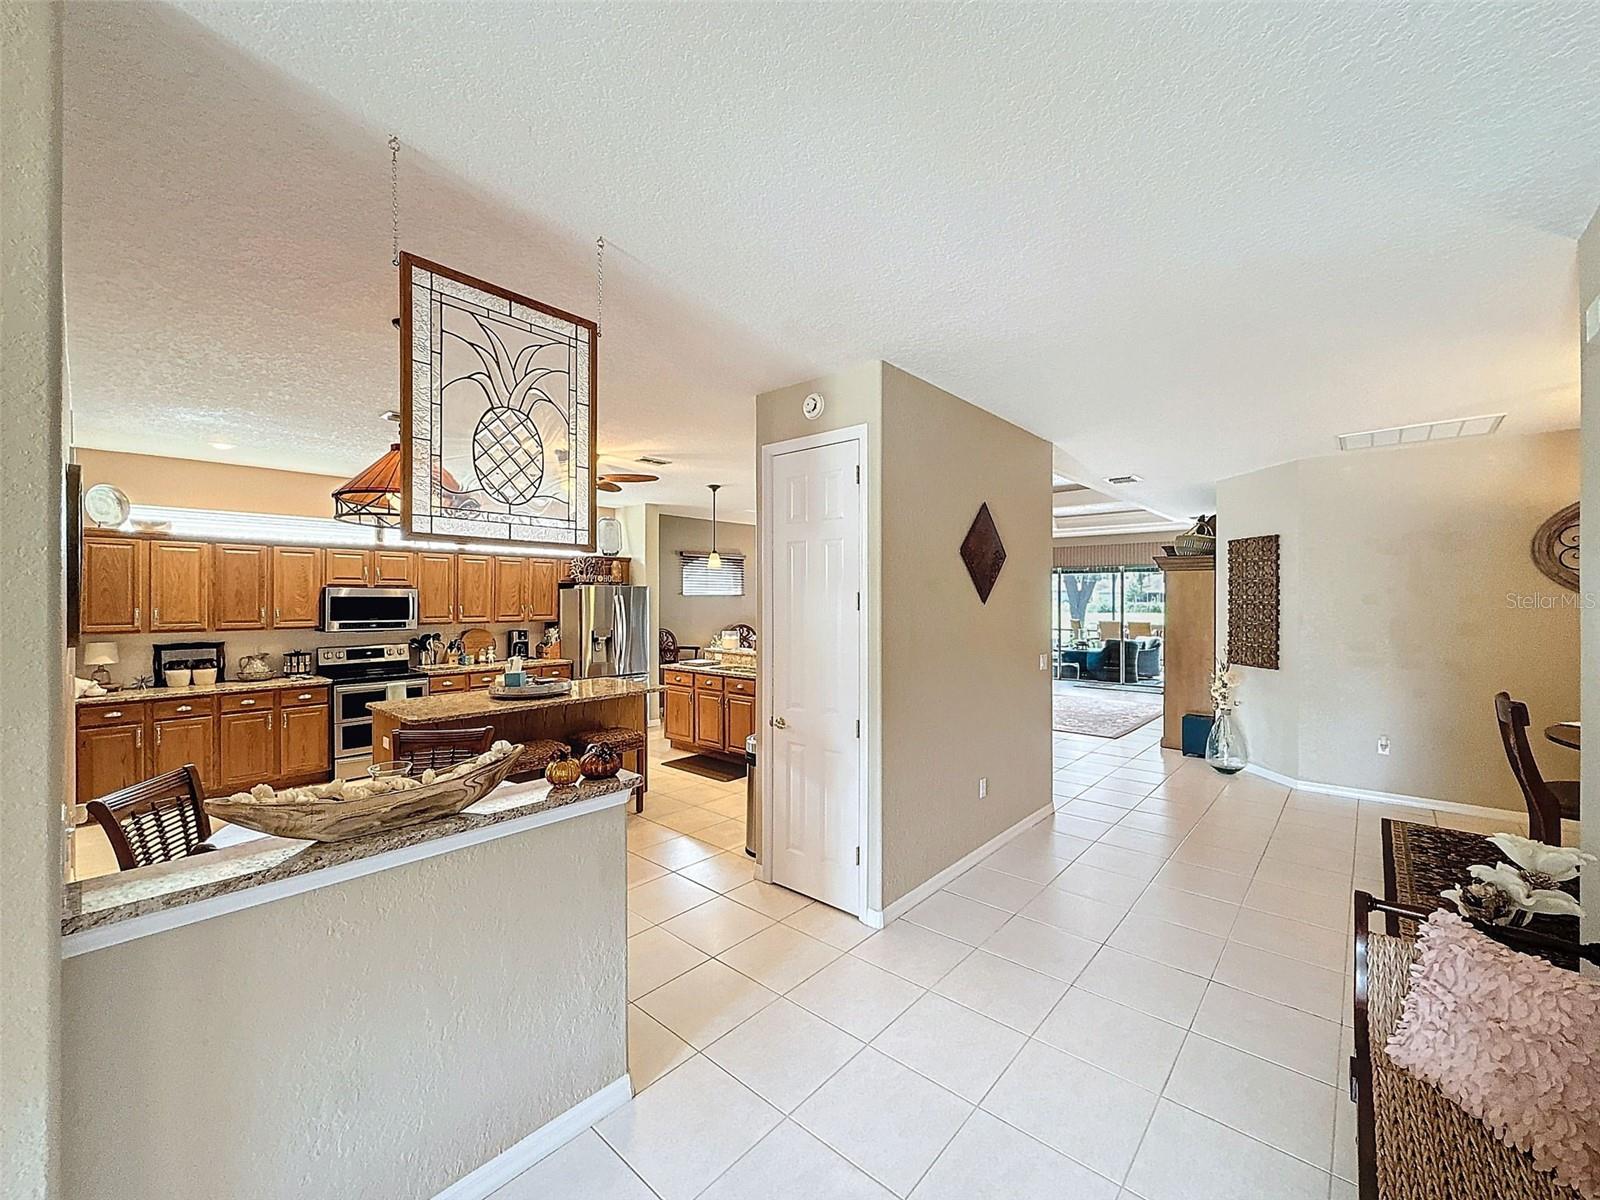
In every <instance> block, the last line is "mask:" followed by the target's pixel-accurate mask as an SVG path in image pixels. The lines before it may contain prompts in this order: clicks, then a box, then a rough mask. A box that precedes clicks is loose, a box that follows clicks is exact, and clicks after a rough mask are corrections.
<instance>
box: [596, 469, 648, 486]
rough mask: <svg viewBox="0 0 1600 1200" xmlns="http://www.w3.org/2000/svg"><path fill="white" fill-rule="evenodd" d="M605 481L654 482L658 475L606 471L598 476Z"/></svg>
mask: <svg viewBox="0 0 1600 1200" xmlns="http://www.w3.org/2000/svg"><path fill="white" fill-rule="evenodd" d="M600 478H601V479H603V480H605V481H606V482H607V483H654V482H655V481H656V480H658V479H660V478H661V476H659V475H638V474H632V473H629V472H626V471H608V472H607V473H606V474H604V475H602V476H600Z"/></svg>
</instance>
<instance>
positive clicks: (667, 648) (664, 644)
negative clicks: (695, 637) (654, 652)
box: [658, 625, 678, 664]
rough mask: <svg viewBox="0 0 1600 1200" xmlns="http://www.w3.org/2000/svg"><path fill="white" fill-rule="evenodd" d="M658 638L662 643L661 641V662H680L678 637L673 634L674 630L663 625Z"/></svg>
mask: <svg viewBox="0 0 1600 1200" xmlns="http://www.w3.org/2000/svg"><path fill="white" fill-rule="evenodd" d="M658 637H659V638H660V641H661V662H662V663H663V664H665V663H675V662H677V661H678V635H677V634H675V633H673V632H672V630H670V629H668V628H667V627H666V626H665V625H663V626H662V627H661V632H660V633H659V634H658Z"/></svg>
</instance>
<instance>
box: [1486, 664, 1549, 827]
mask: <svg viewBox="0 0 1600 1200" xmlns="http://www.w3.org/2000/svg"><path fill="white" fill-rule="evenodd" d="M1494 718H1495V722H1496V723H1497V724H1498V725H1499V726H1500V744H1501V745H1503V746H1504V747H1505V751H1506V761H1507V762H1509V763H1510V764H1511V774H1512V777H1513V778H1515V779H1516V781H1517V786H1518V787H1519V788H1521V789H1522V799H1523V801H1524V803H1526V804H1527V806H1528V836H1529V837H1531V838H1532V839H1533V840H1534V841H1537V842H1546V843H1548V844H1549V845H1552V846H1559V845H1560V844H1561V800H1560V798H1559V797H1558V796H1557V795H1556V794H1555V792H1554V791H1552V790H1551V788H1550V785H1549V784H1548V783H1546V782H1545V778H1544V775H1543V773H1542V772H1540V770H1539V762H1538V760H1537V759H1535V758H1534V757H1533V747H1532V746H1530V745H1529V744H1528V723H1529V722H1528V706H1527V705H1526V704H1524V703H1522V701H1520V700H1513V699H1512V698H1511V695H1510V693H1508V692H1496V693H1495V697H1494Z"/></svg>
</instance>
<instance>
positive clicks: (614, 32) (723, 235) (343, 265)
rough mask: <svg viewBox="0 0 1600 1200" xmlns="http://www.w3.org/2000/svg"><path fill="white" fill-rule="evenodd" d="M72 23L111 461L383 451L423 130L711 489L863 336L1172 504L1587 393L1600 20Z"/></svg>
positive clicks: (696, 480) (1017, 11)
mask: <svg viewBox="0 0 1600 1200" xmlns="http://www.w3.org/2000/svg"><path fill="white" fill-rule="evenodd" d="M67 32H68V41H67V59H68V75H67V97H66V103H67V111H68V127H67V128H68V138H69V145H68V151H69V157H68V164H67V165H68V189H69V190H68V205H67V212H66V216H67V303H68V319H69V338H70V354H71V364H70V365H71V371H72V381H73V389H74V400H75V405H76V407H77V412H78V419H79V423H80V432H81V435H82V437H83V440H84V441H86V442H87V443H88V444H100V445H103V444H108V443H110V444H116V443H119V442H126V441H129V440H134V441H139V440H143V441H144V442H145V443H146V444H143V445H139V446H137V447H135V448H140V449H157V448H158V444H164V445H167V446H170V447H171V449H170V450H169V452H176V453H204V452H205V449H204V447H205V443H206V442H208V441H211V440H229V441H239V442H241V444H242V445H248V446H249V448H250V453H251V454H253V455H257V456H260V457H262V458H272V459H274V460H275V462H277V463H278V464H279V465H287V464H288V462H291V461H292V462H294V463H295V464H296V465H301V466H303V467H306V468H307V469H325V470H334V471H337V470H344V469H346V467H347V466H348V465H359V464H358V462H357V460H359V459H361V458H363V457H364V456H365V455H366V454H367V451H368V448H369V447H370V445H371V444H373V443H375V442H376V441H378V440H381V437H382V435H381V434H379V435H378V436H377V437H373V436H372V434H371V432H370V430H371V417H372V415H373V414H375V413H376V412H377V411H378V410H381V409H382V408H384V407H388V406H390V405H391V404H392V403H393V400H394V395H393V393H394V375H395V366H394V361H393V352H392V343H391V342H390V341H389V340H388V339H389V335H390V331H389V330H388V326H387V318H388V316H389V314H390V311H391V310H392V307H393V301H392V299H391V291H392V287H393V280H392V273H391V271H390V270H389V269H388V266H387V263H388V229H387V209H388V196H387V167H388V163H387V153H386V151H385V150H384V149H383V144H382V143H383V135H384V134H385V133H386V132H387V131H388V130H390V129H394V130H397V131H398V132H399V133H400V135H401V136H402V138H403V139H404V140H405V141H406V143H407V146H408V148H409V149H408V153H407V159H406V161H407V176H406V180H405V188H406V196H405V203H406V206H407V207H406V211H405V212H404V213H403V214H402V219H403V222H404V226H405V230H406V233H405V236H404V238H403V240H404V241H405V243H406V244H407V246H408V247H409V248H412V249H415V250H417V251H418V252H421V253H424V254H428V255H429V256H430V257H436V258H442V259H445V260H446V261H450V262H452V263H456V264H458V265H459V266H461V267H462V268H463V269H466V270H468V271H471V272H473V273H475V274H479V275H484V276H487V277H489V278H492V279H495V280H497V281H500V282H503V283H505V284H507V285H509V286H512V287H516V288H518V289H519V290H523V291H529V292H532V293H533V294H535V295H539V296H542V297H548V298H549V299H550V300H552V301H553V302H555V303H558V304H561V305H563V306H566V307H572V308H576V309H577V310H579V311H584V312H587V311H591V310H592V308H593V305H592V303H591V302H590V291H591V287H592V282H591V280H590V278H589V268H590V266H591V263H590V257H591V255H592V245H593V239H594V237H595V236H596V235H597V234H599V233H602V232H603V233H604V234H605V235H606V237H607V238H608V240H609V241H610V242H611V243H612V244H613V246H614V247H615V248H616V253H614V254H613V255H612V257H611V259H610V262H609V265H608V270H607V289H606V292H607V304H606V309H607V313H606V315H607V326H606V331H607V336H606V338H605V340H604V341H603V342H602V380H601V385H602V391H601V402H602V409H601V412H602V425H601V434H602V440H603V442H606V443H610V444H614V445H619V446H622V445H625V446H626V447H627V448H629V449H630V450H641V451H650V450H659V451H661V452H663V453H666V454H667V456H668V457H672V458H675V459H678V460H679V461H680V462H684V463H685V464H686V467H685V470H684V471H683V472H682V475H683V476H684V477H683V478H680V477H679V473H669V478H668V479H666V480H664V481H663V483H662V484H661V485H656V489H655V491H654V492H653V493H645V492H643V491H641V492H639V493H635V496H638V497H642V498H651V499H661V500H663V501H664V502H671V503H681V502H689V501H690V500H691V499H692V495H691V494H692V492H693V490H694V485H698V484H701V483H704V482H706V481H707V480H708V479H710V478H711V476H712V473H720V474H721V475H722V476H723V481H724V482H729V483H733V484H735V485H736V486H737V487H738V489H739V492H740V493H742V494H735V495H734V496H733V497H732V500H733V501H734V502H733V503H731V504H730V505H729V508H730V509H732V508H744V507H746V506H747V505H748V498H749V476H750V469H751V459H752V454H751V450H750V430H751V425H752V422H751V419H750V409H749V396H750V395H751V393H753V392H754V391H757V390H759V389H761V388H764V387H769V386H775V385H778V384H782V383H785V382H790V381H792V380H794V379H797V378H800V377H802V376H803V375H804V374H806V373H808V372H811V371H816V370H826V369H832V368H835V367H839V366H844V365H847V364H850V363H852V362H856V361H859V360H861V359H865V358H886V359H889V360H891V361H893V362H895V363H897V364H899V365H900V366H902V367H904V368H906V369H907V370H909V371H912V372H914V373H916V374H918V375H921V376H923V377H925V378H927V379H929V380H930V381H932V382H933V383H935V384H938V385H939V386H941V387H944V388H947V389H949V390H950V391H953V392H955V393H957V394H958V395H961V396H964V397H966V398H967V399H969V400H972V401H973V402H974V403H977V404H980V405H983V406H984V407H986V408H989V409H991V410H993V411H995V412H997V413H999V414H1001V415H1003V416H1005V417H1008V418H1010V419H1012V420H1014V421H1016V422H1018V423H1019V424H1022V425H1024V426H1026V427H1028V428H1030V429H1033V430H1034V431H1036V432H1038V433H1039V434H1041V435H1043V436H1045V437H1048V438H1050V439H1051V440H1052V441H1054V442H1056V443H1058V444H1059V445H1060V446H1062V447H1063V448H1064V449H1065V451H1066V452H1067V453H1068V455H1069V456H1070V458H1071V460H1072V461H1073V462H1074V463H1075V464H1076V469H1075V470H1074V472H1073V477H1075V478H1080V479H1083V480H1085V481H1097V480H1100V479H1103V478H1104V477H1105V476H1108V475H1112V474H1120V473H1123V472H1132V473H1136V474H1138V475H1141V476H1143V477H1144V480H1145V482H1144V483H1143V484H1142V485H1139V486H1138V487H1136V488H1132V489H1124V490H1123V491H1122V492H1119V494H1126V495H1127V496H1128V497H1129V498H1131V499H1135V500H1137V501H1139V502H1142V503H1145V504H1148V505H1149V506H1150V507H1152V508H1155V509H1157V510H1158V511H1161V512H1164V513H1167V514H1179V513H1184V512H1192V511H1199V510H1200V509H1202V508H1203V507H1205V505H1206V504H1207V503H1208V501H1209V498H1210V484H1211V482H1212V481H1214V480H1215V479H1218V478H1222V477H1226V476H1228V475H1231V474H1236V473H1238V472H1241V471H1246V470H1251V469H1254V468H1256V467H1260V466H1263V465H1267V464H1269V463H1273V462H1279V461H1283V460H1286V459H1291V458H1298V457H1302V456H1305V455H1310V454H1321V453H1325V452H1327V451H1328V450H1330V449H1331V446H1332V439H1333V437H1334V436H1335V435H1336V434H1338V433H1340V432H1345V431H1347V430H1351V429H1364V428H1370V427H1374V426H1380V425H1392V424H1400V423H1407V422H1413V421H1425V420H1430V419H1434V418H1440V417H1448V416H1453V415H1454V416H1459V415H1466V414H1471V413H1478V412H1492V411H1501V410H1504V411H1506V412H1508V413H1509V414H1510V416H1509V418H1508V420H1507V422H1506V430H1507V431H1508V432H1511V431H1530V430H1536V429H1547V428H1554V427H1562V426H1570V425H1573V424H1575V423H1576V420H1577V395H1576V383H1577V342H1576V335H1575V328H1574V326H1575V318H1574V308H1575V283H1574V261H1573V260H1574V248H1573V242H1574V239H1575V237H1576V235H1577V233H1578V232H1579V230H1580V229H1581V228H1582V227H1583V225H1584V224H1585V222H1586V221H1587V219H1588V218H1589V216H1590V215H1591V214H1592V213H1593V211H1594V209H1595V206H1596V203H1597V201H1600V149H1597V148H1600V140H1597V139H1596V137H1595V131H1596V129H1597V128H1600V5H1596V4H1592V3H1584V4H1540V5H1524V6H1505V5H1468V4H1435V5H1426V6H1422V5H1417V6H1413V5H1407V4H1387V5H1332V4H1323V5H1318V4H1292V5H1279V6H1261V7H1256V6H1245V5H1234V4H1204V5H1195V6H1179V5H1170V4H1163V5H1131V4H1103V5H1101V4H1096V5H1089V4H1082V5H1074V4H1050V5H1038V6H1033V5H1014V4H993V5H990V4H958V5H911V4H901V5H878V4H827V5H822V4H766V3H743V4H731V5H717V4H710V3H696V4H679V5H643V4H604V5H543V4H540V5H534V4H515V5H500V4H457V5H443V4H415V5H408V4H389V3H384V4H360V3H343V4H283V3H277V4H261V3H242V2H241V3H235V2H229V3H223V4H194V5H184V6H183V7H182V11H181V12H180V11H177V10H174V9H170V8H159V9H146V8H143V7H137V6H133V5H115V4H113V5H97V4H87V3H80V4H74V5H70V6H68V21H67ZM219 425H220V426H222V427H227V428H237V429H238V430H240V431H241V436H240V437H237V438H235V437H231V436H230V437H226V438H218V437H214V436H213V431H214V430H216V429H217V428H218V427H219ZM358 445H359V452H358V450H357V446H358ZM691 471H692V472H693V475H694V477H693V478H692V479H690V478H687V476H688V475H689V473H690V472H691ZM735 471H737V472H739V473H740V474H739V475H738V477H737V478H735V476H734V474H733V473H734V472H735ZM628 498H631V497H623V498H622V499H624V500H626V499H628Z"/></svg>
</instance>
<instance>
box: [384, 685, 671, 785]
mask: <svg viewBox="0 0 1600 1200" xmlns="http://www.w3.org/2000/svg"><path fill="white" fill-rule="evenodd" d="M653 690H655V689H654V688H652V687H651V686H650V685H648V684H646V683H645V682H644V681H642V680H636V679H615V678H607V679H577V680H574V681H573V682H572V687H571V690H570V691H568V692H566V693H563V694H562V695H559V696H543V697H537V698H529V699H523V700H496V699H495V698H494V697H492V696H490V695H489V693H488V692H486V691H469V692H453V693H450V694H447V695H434V696H419V697H417V698H416V699H413V700H380V701H377V702H375V703H373V704H371V705H368V707H369V708H370V709H371V711H372V744H373V746H374V747H375V749H374V755H375V757H378V758H384V757H392V754H391V753H390V737H391V735H392V734H393V733H394V731H395V730H396V729H471V728H474V727H478V726H483V725H488V726H491V727H492V728H493V729H494V736H495V738H496V740H500V739H504V740H505V741H508V742H522V743H527V742H533V741H538V740H543V739H547V740H550V741H556V742H564V741H567V740H569V739H572V738H577V737H579V736H580V735H582V734H583V733H585V732H586V731H589V730H594V729H607V728H610V729H616V728H622V729H631V730H637V731H638V733H639V737H640V746H641V749H640V750H639V751H638V752H636V753H634V754H633V755H632V758H633V760H634V761H631V762H630V761H629V756H628V755H626V754H625V755H624V756H623V765H624V766H625V767H627V768H628V769H629V770H631V771H633V772H635V773H636V774H637V775H638V776H639V784H638V787H637V789H636V791H635V794H634V795H635V804H636V806H637V808H638V810H639V811H643V809H644V794H645V792H646V790H648V788H649V757H650V756H649V755H648V754H647V753H645V751H644V750H643V749H642V747H643V745H644V742H645V738H646V730H645V697H646V696H647V695H648V694H649V693H650V692H651V691H653Z"/></svg>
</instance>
